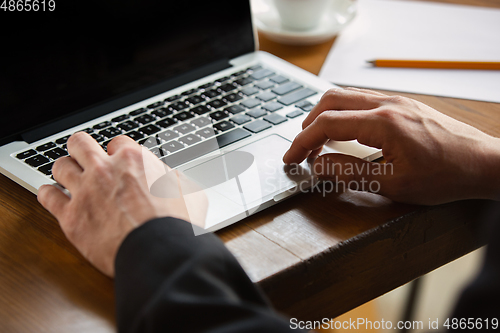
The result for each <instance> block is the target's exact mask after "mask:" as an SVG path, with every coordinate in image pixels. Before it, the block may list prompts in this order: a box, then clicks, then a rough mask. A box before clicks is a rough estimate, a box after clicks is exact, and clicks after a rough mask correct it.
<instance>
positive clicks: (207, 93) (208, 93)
mask: <svg viewBox="0 0 500 333" xmlns="http://www.w3.org/2000/svg"><path fill="white" fill-rule="evenodd" d="M220 94H221V93H220V92H218V91H217V90H215V89H212V90H207V91H205V92H203V94H202V96H205V97H206V98H214V97H216V96H219V95H220Z"/></svg>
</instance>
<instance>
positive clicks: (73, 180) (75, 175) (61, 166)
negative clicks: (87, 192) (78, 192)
mask: <svg viewBox="0 0 500 333" xmlns="http://www.w3.org/2000/svg"><path fill="white" fill-rule="evenodd" d="M82 172H83V170H82V168H81V167H80V165H79V164H78V163H77V162H76V160H75V159H74V158H72V157H70V156H65V157H62V158H60V159H58V160H57V161H56V162H55V163H54V166H53V167H52V174H53V175H54V179H55V180H56V181H57V182H58V183H59V184H61V185H62V186H64V187H66V188H67V189H69V190H70V191H71V189H73V188H75V186H78V183H79V182H80V176H81V174H82Z"/></svg>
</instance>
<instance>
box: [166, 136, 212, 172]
mask: <svg viewBox="0 0 500 333" xmlns="http://www.w3.org/2000/svg"><path fill="white" fill-rule="evenodd" d="M178 144H179V145H180V143H178ZM162 147H163V146H162ZM218 148H219V147H218V145H217V142H216V141H215V140H207V141H203V142H200V143H199V144H197V145H194V146H192V147H189V148H186V149H184V150H182V151H180V152H178V153H175V154H170V155H167V156H166V157H163V158H162V159H161V160H162V162H163V163H165V164H166V165H168V166H169V167H171V168H175V167H178V166H179V165H181V164H184V163H186V162H189V161H192V160H194V159H195V158H198V157H200V156H203V155H205V154H207V153H210V152H212V151H215V150H217V149H218Z"/></svg>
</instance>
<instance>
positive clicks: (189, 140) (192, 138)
mask: <svg viewBox="0 0 500 333" xmlns="http://www.w3.org/2000/svg"><path fill="white" fill-rule="evenodd" d="M179 141H180V142H182V143H183V144H185V145H188V146H191V145H192V144H194V143H196V142H200V141H201V139H200V138H199V137H197V136H196V135H194V134H188V135H186V136H183V137H182V138H180V139H179Z"/></svg>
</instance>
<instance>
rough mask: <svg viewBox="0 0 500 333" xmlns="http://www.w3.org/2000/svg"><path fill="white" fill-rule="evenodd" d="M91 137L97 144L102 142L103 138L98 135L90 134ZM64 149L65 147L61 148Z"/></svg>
mask: <svg viewBox="0 0 500 333" xmlns="http://www.w3.org/2000/svg"><path fill="white" fill-rule="evenodd" d="M90 136H91V137H93V138H94V140H95V141H97V142H103V141H104V138H103V137H102V136H100V135H99V134H95V133H93V134H90ZM63 148H64V149H66V148H65V147H63Z"/></svg>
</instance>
